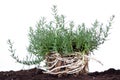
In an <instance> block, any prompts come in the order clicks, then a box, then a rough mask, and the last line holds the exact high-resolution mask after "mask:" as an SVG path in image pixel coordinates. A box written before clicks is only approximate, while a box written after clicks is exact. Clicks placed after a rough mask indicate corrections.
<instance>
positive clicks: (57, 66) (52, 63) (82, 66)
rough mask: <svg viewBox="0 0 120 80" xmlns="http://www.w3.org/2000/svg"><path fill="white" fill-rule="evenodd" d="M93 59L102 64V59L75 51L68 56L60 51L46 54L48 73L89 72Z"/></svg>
mask: <svg viewBox="0 0 120 80" xmlns="http://www.w3.org/2000/svg"><path fill="white" fill-rule="evenodd" d="M89 59H93V60H95V61H97V62H99V63H100V64H102V63H101V62H100V61H98V60H96V59H94V58H91V57H90V56H88V55H81V53H78V52H77V53H75V54H72V55H68V56H61V55H60V54H59V53H51V54H48V55H47V56H46V65H47V66H48V67H46V72H44V73H47V74H57V75H61V74H84V73H88V61H89Z"/></svg>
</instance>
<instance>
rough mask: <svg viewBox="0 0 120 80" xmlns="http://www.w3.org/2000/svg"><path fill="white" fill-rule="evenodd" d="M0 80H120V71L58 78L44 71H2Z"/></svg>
mask: <svg viewBox="0 0 120 80" xmlns="http://www.w3.org/2000/svg"><path fill="white" fill-rule="evenodd" d="M0 80H120V70H115V69H113V68H110V69H108V70H106V71H104V72H93V73H88V74H86V75H79V76H74V75H64V76H63V77H58V76H55V75H50V74H45V73H43V70H41V69H37V68H32V69H29V70H20V71H1V72H0Z"/></svg>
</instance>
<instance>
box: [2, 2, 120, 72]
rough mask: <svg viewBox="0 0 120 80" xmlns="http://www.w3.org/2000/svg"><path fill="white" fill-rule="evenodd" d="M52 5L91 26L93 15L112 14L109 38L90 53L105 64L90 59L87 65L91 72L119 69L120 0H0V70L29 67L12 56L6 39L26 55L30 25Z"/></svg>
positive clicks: (106, 16)
mask: <svg viewBox="0 0 120 80" xmlns="http://www.w3.org/2000/svg"><path fill="white" fill-rule="evenodd" d="M53 5H57V7H58V11H59V13H60V14H64V15H65V16H66V20H73V21H74V22H75V23H76V24H78V23H79V24H81V23H82V22H85V23H86V25H87V26H91V23H93V22H94V21H95V20H96V19H98V20H99V21H100V22H103V23H107V20H109V17H110V16H112V15H113V14H114V15H115V19H114V23H113V25H112V29H111V31H110V33H111V34H110V36H109V37H108V39H109V40H108V41H106V42H105V43H104V44H103V45H101V46H100V48H99V49H98V50H97V51H94V55H92V56H93V57H95V58H96V59H98V60H100V61H101V62H102V63H103V64H104V65H103V66H101V65H100V64H99V63H97V62H96V61H93V60H92V61H90V65H89V67H90V72H93V71H104V70H107V69H109V68H115V69H120V62H119V61H120V50H119V49H120V36H119V35H120V5H119V0H0V71H9V70H20V69H24V68H26V69H28V68H30V67H29V66H24V65H21V64H19V63H16V61H15V60H14V59H13V58H11V56H10V55H11V53H10V52H9V51H8V48H9V47H8V44H7V40H8V39H11V40H12V41H14V43H15V44H14V46H15V48H16V50H17V51H16V52H17V55H19V56H20V57H25V55H26V54H27V50H26V48H27V46H28V43H29V41H28V31H29V27H30V26H32V27H35V24H36V23H37V22H38V21H39V19H40V17H42V16H45V17H46V18H47V19H50V18H51V17H52V15H51V13H52V12H51V8H52V6H53ZM21 59H23V58H21Z"/></svg>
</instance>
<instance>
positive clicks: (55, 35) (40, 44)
mask: <svg viewBox="0 0 120 80" xmlns="http://www.w3.org/2000/svg"><path fill="white" fill-rule="evenodd" d="M52 11H53V17H54V20H53V21H50V22H47V21H46V19H45V18H44V17H43V18H41V20H40V21H39V22H38V23H37V25H36V27H35V29H33V28H32V27H30V30H29V41H30V44H29V47H28V52H30V54H33V55H35V56H36V57H37V59H36V61H35V62H34V61H33V62H34V63H30V64H35V63H39V61H42V60H44V58H45V55H46V54H47V53H49V52H58V53H60V54H61V55H66V54H67V55H69V54H71V53H74V52H81V53H82V54H87V55H88V54H90V52H93V50H95V49H97V48H98V46H99V45H101V44H103V43H104V41H106V38H107V37H108V35H109V30H110V28H111V24H112V21H113V18H114V16H112V17H111V18H110V20H109V21H108V24H107V25H106V26H105V27H103V24H102V23H99V22H98V21H97V20H96V21H95V22H94V24H92V27H90V28H87V27H86V25H85V24H84V23H83V24H81V25H78V26H75V25H74V22H73V21H71V22H70V23H69V24H67V23H66V22H65V17H64V16H63V15H58V13H57V8H56V6H54V7H53V8H52ZM13 54H14V53H13ZM18 62H20V60H19V59H18ZM23 62H25V61H23ZM23 62H21V63H23ZM28 63H29V62H28ZM26 64H27V63H26Z"/></svg>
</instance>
